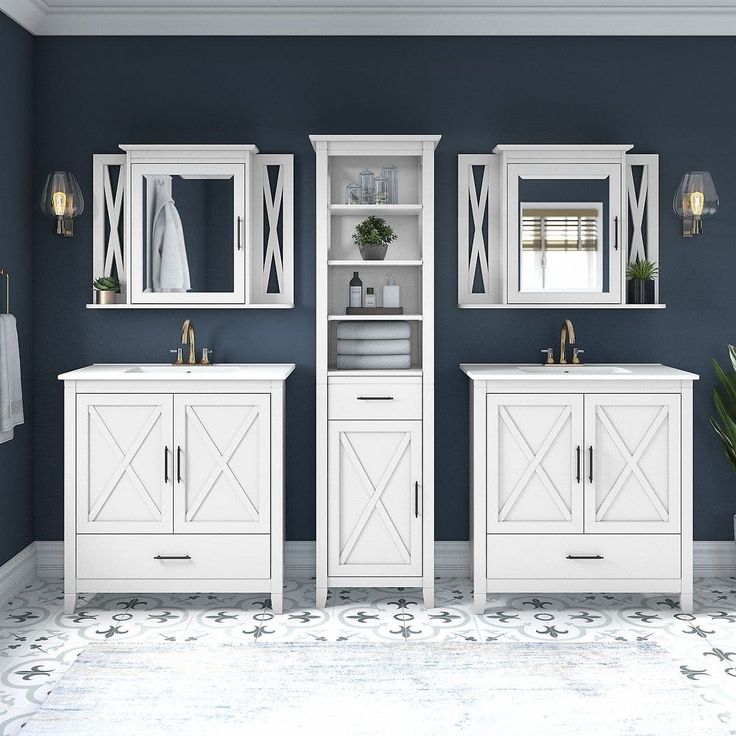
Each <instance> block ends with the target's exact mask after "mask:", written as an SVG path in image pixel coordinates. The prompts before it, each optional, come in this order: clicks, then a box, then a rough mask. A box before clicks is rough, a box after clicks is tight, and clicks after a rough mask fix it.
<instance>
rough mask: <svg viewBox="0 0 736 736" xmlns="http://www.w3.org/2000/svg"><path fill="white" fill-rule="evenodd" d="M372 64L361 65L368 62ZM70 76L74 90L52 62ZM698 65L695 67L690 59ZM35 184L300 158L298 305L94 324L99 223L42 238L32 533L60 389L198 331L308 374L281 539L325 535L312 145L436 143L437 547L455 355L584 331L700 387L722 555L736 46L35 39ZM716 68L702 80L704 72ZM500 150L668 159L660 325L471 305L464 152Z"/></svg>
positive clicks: (701, 465) (449, 473)
mask: <svg viewBox="0 0 736 736" xmlns="http://www.w3.org/2000/svg"><path fill="white" fill-rule="evenodd" d="M366 58H367V59H370V60H371V61H370V63H367V64H366V63H362V60H363V59H366ZM60 59H62V60H63V62H64V65H65V67H66V68H68V69H73V70H74V71H73V74H71V75H70V77H69V83H63V84H59V82H58V79H59V75H58V68H57V66H56V63H57V62H58V60H60ZM688 59H697V63H696V64H688V63H684V62H683V60H688ZM36 62H37V77H36V86H35V90H36V109H37V118H36V124H35V155H36V167H35V177H36V182H35V188H36V189H38V188H39V187H40V186H41V182H42V177H43V176H44V175H45V174H46V172H47V171H48V170H50V169H53V168H60V169H71V170H72V171H74V172H76V173H77V174H78V175H79V179H80V183H81V184H82V187H83V189H84V191H85V193H86V194H88V195H89V193H90V189H91V155H92V154H93V153H94V152H112V151H115V150H116V145H117V144H118V143H121V142H137V143H184V142H201V143H217V142H228V143H232V142H243V143H249V142H253V143H256V144H257V145H258V146H259V147H261V150H263V151H266V152H269V151H274V152H279V151H283V152H293V153H294V154H295V155H296V228H295V232H296V244H297V251H296V301H297V305H296V309H294V310H293V311H273V312H269V311H258V312H251V311H248V312H245V311H244V312H233V311H221V312H220V311H208V312H206V311H196V310H190V311H189V312H183V311H173V310H172V311H144V312H141V311H130V312H126V311H119V312H114V313H111V312H102V311H92V310H85V309H84V304H85V302H86V301H87V300H88V297H89V282H90V279H91V277H92V273H91V266H90V262H91V232H90V231H91V221H90V214H89V209H88V211H87V213H85V215H84V216H83V217H82V219H81V221H79V222H78V224H77V233H78V234H77V236H76V237H75V238H74V240H72V241H61V240H59V239H57V238H55V237H54V236H53V235H51V233H50V225H49V223H48V222H47V221H39V222H38V223H37V225H36V231H35V234H36V243H35V248H36V252H37V258H36V269H35V283H36V284H38V285H39V286H42V288H39V290H38V291H37V292H36V296H37V299H38V301H37V312H36V323H37V330H36V335H35V339H36V348H37V351H38V355H39V356H42V358H43V359H39V360H38V361H37V363H36V380H35V389H36V393H37V404H38V407H37V422H36V447H37V448H38V453H37V454H38V460H37V464H36V525H37V526H36V531H37V538H38V539H60V538H61V535H62V454H61V443H60V433H61V405H62V402H61V387H60V386H59V384H58V383H57V381H56V379H55V376H56V374H57V373H59V372H61V371H64V370H68V369H72V368H76V367H79V366H82V365H85V364H87V363H91V362H94V361H99V362H105V361H161V360H166V359H168V357H169V355H168V349H169V348H171V347H173V346H174V345H175V344H176V343H177V341H178V336H179V328H180V325H181V321H182V319H183V318H184V316H185V315H187V316H192V317H193V319H194V322H195V323H196V326H197V331H198V338H199V344H200V345H208V346H211V347H212V348H214V350H215V356H216V359H217V360H219V361H294V362H296V363H297V364H298V370H297V371H296V373H295V374H294V375H293V377H292V379H291V380H290V382H289V391H288V417H287V473H286V478H287V485H288V488H287V499H286V502H287V503H286V508H287V538H288V539H293V540H298V539H312V538H313V537H314V417H315V409H314V388H313V385H314V324H313V323H314V175H315V167H314V154H313V151H312V149H311V147H310V144H309V141H308V138H307V135H308V134H309V133H329V132H332V133H359V132H366V133H441V134H442V135H443V139H442V142H441V144H440V146H439V148H438V150H437V186H436V205H437V217H436V235H437V237H436V242H437V284H436V295H437V307H436V317H437V333H436V347H437V361H436V363H437V364H436V372H437V387H436V409H437V416H438V417H441V422H438V425H439V429H438V432H437V453H436V458H437V461H436V481H437V501H436V506H437V508H436V511H437V530H436V531H437V538H438V539H467V534H468V524H467V509H468V491H467V488H468V472H467V456H468V449H467V445H468V428H467V424H468V411H467V387H466V382H465V379H464V377H463V376H462V375H461V373H460V371H459V370H458V368H457V365H458V363H460V362H461V361H536V360H539V349H540V348H541V347H545V346H547V345H551V344H554V342H555V340H556V337H557V336H558V335H559V326H560V323H561V320H562V318H563V316H565V317H571V318H572V319H573V320H574V322H575V326H576V328H577V333H578V337H579V343H580V345H581V346H582V347H584V348H585V349H586V358H587V359H588V360H589V361H591V362H599V361H653V362H654V361H661V362H665V363H670V364H672V365H675V366H678V367H681V368H686V369H689V370H694V371H697V372H699V373H702V374H703V380H702V381H701V382H700V383H699V384H698V385H697V388H696V409H695V458H696V476H695V517H696V518H695V521H696V525H695V526H696V537H697V538H698V539H727V538H729V537H730V536H731V535H732V527H731V516H732V514H733V512H734V511H736V477H734V474H733V472H732V471H731V470H730V468H729V467H728V465H727V463H726V461H725V460H724V459H723V457H722V455H721V451H720V448H719V446H718V443H717V442H716V440H715V439H714V437H713V433H712V431H711V430H710V428H709V426H708V423H707V416H708V413H709V411H710V391H711V388H712V378H711V369H710V358H711V356H712V355H716V354H718V355H721V356H725V346H726V344H727V343H728V342H729V341H736V325H734V319H733V318H734V302H735V301H736V296H735V294H736V289H735V282H736V279H735V278H734V273H735V271H736V269H735V268H734V266H736V243H734V233H735V232H736V147H735V146H734V132H733V131H734V127H733V121H734V120H736V98H734V96H733V95H732V94H730V92H729V89H730V87H729V82H730V80H731V79H732V78H733V76H734V74H735V73H736V40H734V39H716V38H702V39H697V38H677V39H667V38H654V39H652V38H646V39H625V38H580V39H578V38H559V39H555V38H543V39H533V38H489V39H484V38H408V39H406V38H384V39H379V38H370V39H356V38H329V39H326V38H293V39H286V38H272V39H269V38H133V39H128V38H39V39H37V41H36ZM706 70H707V72H706ZM499 142H503V143H515V142H530V143H531V142H538V143H542V142H548V143H601V142H614V143H634V144H636V150H637V151H639V152H656V153H659V154H660V156H661V180H660V187H661V192H662V196H661V203H660V204H661V259H660V260H661V266H662V284H661V293H662V297H663V300H664V301H666V302H667V305H668V306H667V309H666V310H664V311H603V310H601V311H596V310H587V311H586V310H575V309H567V310H564V311H556V310H550V311H524V310H518V311H504V312H501V311H472V310H465V311H463V310H459V309H457V307H456V283H457V281H456V278H457V274H456V228H457V224H456V223H457V212H456V208H457V204H456V203H457V191H456V186H457V185H456V172H457V158H456V156H457V154H458V153H478V152H483V151H487V150H490V148H491V147H492V146H493V145H494V144H496V143H499ZM692 168H703V169H710V170H711V171H712V172H713V175H714V178H715V181H716V184H717V186H718V190H719V192H720V194H721V201H722V205H723V206H722V211H721V213H720V214H719V215H718V216H717V217H716V218H715V219H714V220H712V221H710V222H708V223H707V224H706V232H705V236H704V237H702V238H700V239H697V240H690V241H686V240H683V239H682V238H681V237H680V236H679V234H678V228H679V222H678V220H677V219H676V217H675V215H674V214H672V211H671V197H672V194H673V193H674V191H675V189H676V187H677V184H678V182H679V178H680V176H681V175H682V172H683V171H685V170H687V169H692Z"/></svg>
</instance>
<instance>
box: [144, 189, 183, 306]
mask: <svg viewBox="0 0 736 736" xmlns="http://www.w3.org/2000/svg"><path fill="white" fill-rule="evenodd" d="M153 186H154V197H153V202H154V204H153V211H154V215H153V225H152V226H151V248H152V252H153V260H152V263H151V270H152V276H153V290H154V291H157V292H180V291H188V290H189V289H191V287H192V283H191V281H190V279H189V261H188V260H187V246H186V242H185V241H184V228H183V226H182V224H181V217H179V211H178V210H177V209H176V205H175V204H174V200H173V199H172V198H171V188H170V187H171V177H158V178H156V179H155V180H154V181H153Z"/></svg>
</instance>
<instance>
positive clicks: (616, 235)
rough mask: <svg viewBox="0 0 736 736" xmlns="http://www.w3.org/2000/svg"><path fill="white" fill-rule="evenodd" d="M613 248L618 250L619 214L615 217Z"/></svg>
mask: <svg viewBox="0 0 736 736" xmlns="http://www.w3.org/2000/svg"><path fill="white" fill-rule="evenodd" d="M613 249H614V250H618V215H616V217H614V218H613Z"/></svg>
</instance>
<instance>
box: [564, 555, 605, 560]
mask: <svg viewBox="0 0 736 736" xmlns="http://www.w3.org/2000/svg"><path fill="white" fill-rule="evenodd" d="M567 559H568V560H602V559H603V555H568V556H567Z"/></svg>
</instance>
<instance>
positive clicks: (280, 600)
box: [271, 593, 284, 613]
mask: <svg viewBox="0 0 736 736" xmlns="http://www.w3.org/2000/svg"><path fill="white" fill-rule="evenodd" d="M271 610H272V611H273V612H274V613H283V612H284V594H283V593H271Z"/></svg>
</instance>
